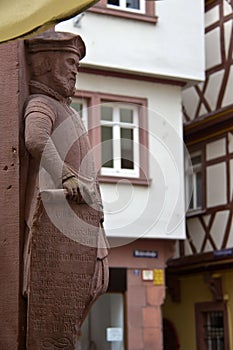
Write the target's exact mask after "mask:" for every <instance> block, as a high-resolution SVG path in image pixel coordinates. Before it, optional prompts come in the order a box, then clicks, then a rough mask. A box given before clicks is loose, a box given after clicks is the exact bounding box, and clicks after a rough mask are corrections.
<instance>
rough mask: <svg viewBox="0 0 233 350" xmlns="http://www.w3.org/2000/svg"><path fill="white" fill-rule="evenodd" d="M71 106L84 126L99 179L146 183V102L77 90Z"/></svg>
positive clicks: (134, 98) (133, 98)
mask: <svg viewBox="0 0 233 350" xmlns="http://www.w3.org/2000/svg"><path fill="white" fill-rule="evenodd" d="M78 95H80V96H81V98H79V96H78ZM72 106H73V107H74V108H75V109H76V110H78V111H80V112H81V115H82V117H83V119H84V121H85V120H86V122H85V123H86V125H88V134H89V139H90V143H91V145H92V147H93V151H94V157H95V160H96V166H97V169H98V170H99V171H98V172H99V180H100V181H102V182H116V181H118V180H119V178H122V179H123V178H124V179H125V178H127V179H130V180H132V181H131V182H132V183H134V184H141V185H148V184H149V179H148V131H147V130H148V128H147V108H146V106H147V101H146V100H145V99H141V98H136V97H127V96H116V95H110V94H99V93H98V94H97V93H92V92H87V91H78V93H77V96H75V98H74V100H73V104H72Z"/></svg>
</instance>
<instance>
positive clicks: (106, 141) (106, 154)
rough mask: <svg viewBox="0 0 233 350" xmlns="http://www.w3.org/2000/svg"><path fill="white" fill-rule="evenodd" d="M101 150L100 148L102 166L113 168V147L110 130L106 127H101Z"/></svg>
mask: <svg viewBox="0 0 233 350" xmlns="http://www.w3.org/2000/svg"><path fill="white" fill-rule="evenodd" d="M101 141H102V144H101V148H102V166H103V167H106V168H113V145H112V128H111V127H108V126H102V127H101Z"/></svg>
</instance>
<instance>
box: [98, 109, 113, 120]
mask: <svg viewBox="0 0 233 350" xmlns="http://www.w3.org/2000/svg"><path fill="white" fill-rule="evenodd" d="M112 115H113V108H112V107H108V106H101V119H102V120H107V121H112Z"/></svg>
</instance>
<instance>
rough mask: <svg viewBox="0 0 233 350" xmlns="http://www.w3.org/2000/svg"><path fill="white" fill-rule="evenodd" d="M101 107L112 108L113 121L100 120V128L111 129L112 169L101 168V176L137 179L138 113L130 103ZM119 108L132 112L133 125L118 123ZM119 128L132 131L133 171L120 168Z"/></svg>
mask: <svg viewBox="0 0 233 350" xmlns="http://www.w3.org/2000/svg"><path fill="white" fill-rule="evenodd" d="M103 106H107V107H111V108H113V120H112V121H106V120H102V119H101V126H108V127H112V128H113V168H108V167H101V175H105V176H124V177H135V178H136V177H139V174H140V166H139V111H138V107H136V106H134V105H132V104H130V103H114V102H113V103H103ZM120 108H126V109H131V110H132V111H133V123H125V122H121V121H120V113H119V111H120ZM121 127H125V128H128V129H133V160H134V162H133V163H134V169H123V168H121V137H120V130H121Z"/></svg>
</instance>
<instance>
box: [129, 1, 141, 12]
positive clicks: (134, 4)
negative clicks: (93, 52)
mask: <svg viewBox="0 0 233 350" xmlns="http://www.w3.org/2000/svg"><path fill="white" fill-rule="evenodd" d="M126 7H127V8H130V9H137V10H140V0H126Z"/></svg>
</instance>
